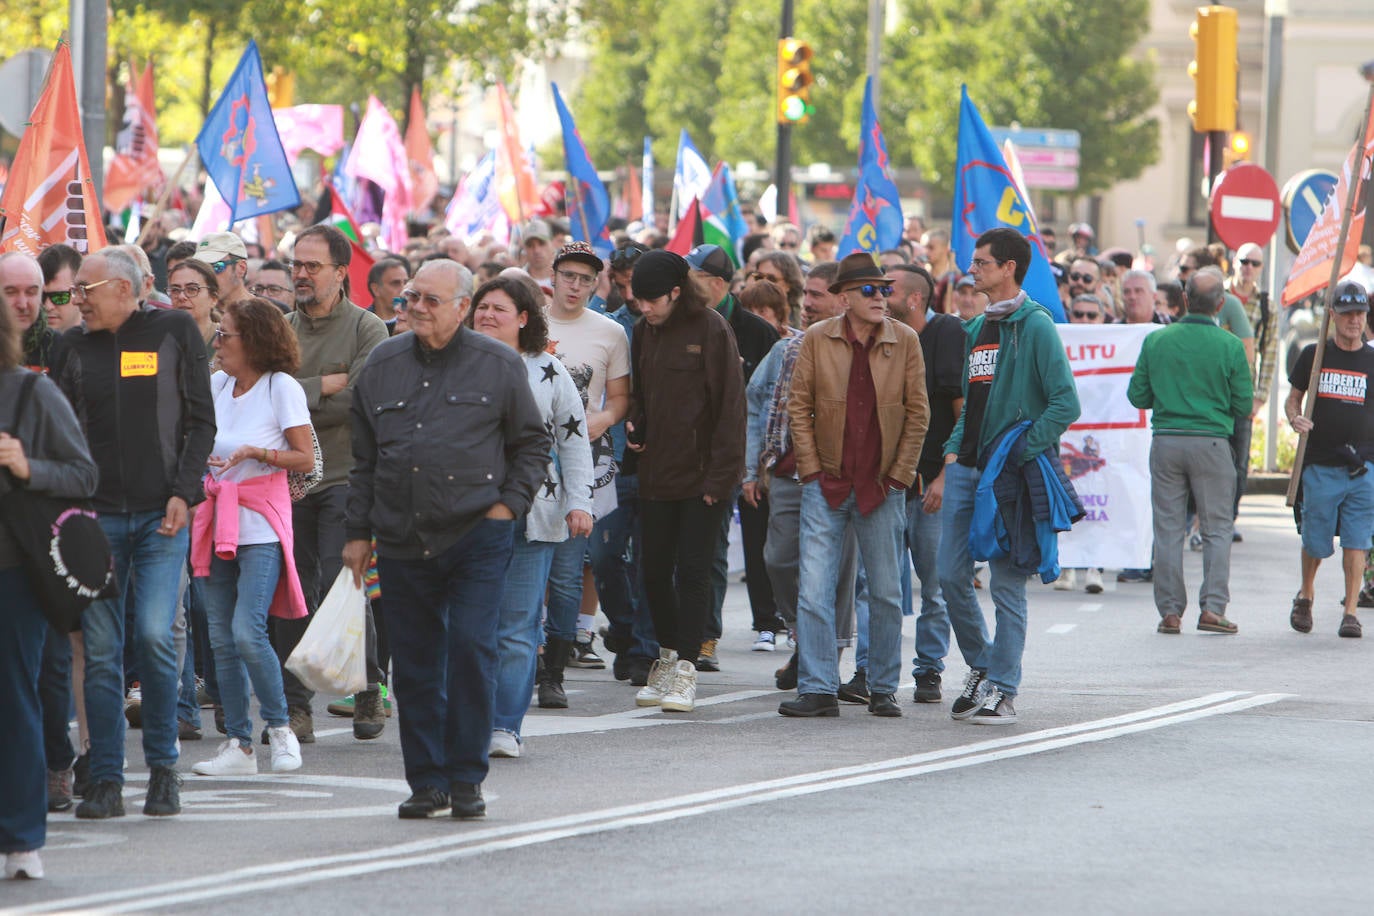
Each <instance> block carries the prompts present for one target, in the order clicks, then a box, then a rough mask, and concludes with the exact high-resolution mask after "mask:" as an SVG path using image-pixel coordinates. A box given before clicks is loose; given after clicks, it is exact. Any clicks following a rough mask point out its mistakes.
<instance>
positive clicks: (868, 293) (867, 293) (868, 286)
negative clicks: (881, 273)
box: [845, 283, 892, 299]
mask: <svg viewBox="0 0 1374 916" xmlns="http://www.w3.org/2000/svg"><path fill="white" fill-rule="evenodd" d="M845 292H847V293H858V294H859V295H860V296H863V297H864V298H865V299H876V298H878V297H879V296H884V297H886V296H890V295H892V287H891V286H888V285H887V284H884V285H882V286H879V285H877V284H876V283H865V284H864V285H863V286H851V287H850V288H849V289H847V290H845Z"/></svg>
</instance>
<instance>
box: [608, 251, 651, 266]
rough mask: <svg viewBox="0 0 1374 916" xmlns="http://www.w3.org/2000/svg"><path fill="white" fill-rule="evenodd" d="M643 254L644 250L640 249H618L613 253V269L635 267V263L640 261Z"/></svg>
mask: <svg viewBox="0 0 1374 916" xmlns="http://www.w3.org/2000/svg"><path fill="white" fill-rule="evenodd" d="M643 253H644V251H643V249H640V248H632V247H625V248H617V249H616V250H615V251H612V252H611V269H612V270H624V269H625V268H627V267H633V266H634V263H635V261H638V260H639V256H640V255H642V254H643Z"/></svg>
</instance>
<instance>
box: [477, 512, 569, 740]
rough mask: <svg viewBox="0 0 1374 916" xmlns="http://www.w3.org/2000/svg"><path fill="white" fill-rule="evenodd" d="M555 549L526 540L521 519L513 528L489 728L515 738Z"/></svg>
mask: <svg viewBox="0 0 1374 916" xmlns="http://www.w3.org/2000/svg"><path fill="white" fill-rule="evenodd" d="M557 547H558V545H557V544H556V543H553V542H549V541H527V540H525V520H524V519H520V520H518V521H517V522H516V523H515V544H514V547H513V549H512V550H511V558H510V570H509V571H508V572H507V573H506V591H505V594H504V595H503V596H502V598H501V623H500V626H499V628H498V629H497V631H496V640H497V646H496V677H495V679H494V680H493V682H492V688H493V690H494V692H495V696H494V698H493V700H492V728H496V729H500V730H501V731H507V732H510V733H511V734H513V735H519V734H520V724H521V723H522V722H524V721H525V713H526V712H527V711H528V710H529V708H530V693H531V686H530V685H532V684H533V683H534V669H535V666H536V665H537V664H538V661H539V609H540V608H541V607H542V606H543V604H544V587H545V586H546V585H547V584H548V582H549V569H550V567H551V566H552V565H553V556H554V552H555V549H556V548H557Z"/></svg>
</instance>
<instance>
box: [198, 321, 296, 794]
mask: <svg viewBox="0 0 1374 916" xmlns="http://www.w3.org/2000/svg"><path fill="white" fill-rule="evenodd" d="M214 346H215V350H216V351H217V352H218V354H219V365H220V371H219V372H216V373H215V374H214V375H213V376H212V377H211V379H210V391H211V394H212V395H213V397H214V401H215V423H216V427H217V430H216V433H215V445H214V448H213V449H212V451H211V454H210V460H209V465H210V472H209V473H208V474H207V475H206V477H205V492H206V501H205V502H204V503H203V504H201V505H200V506H198V507H197V510H196V518H195V521H194V524H193V534H192V544H191V562H192V567H193V569H194V572H195V574H196V575H197V576H206V575H208V577H209V578H208V579H207V580H206V584H205V610H206V618H207V621H208V623H209V631H210V645H211V648H212V649H213V651H214V653H215V670H216V672H217V674H218V676H219V691H220V703H221V705H222V706H223V707H224V724H225V729H226V731H227V734H228V737H229V740H228V741H225V742H224V743H223V744H222V745H221V746H220V748H219V752H218V754H217V755H216V756H215V757H213V758H212V759H210V760H206V761H202V762H200V763H197V764H196V765H195V766H193V767H192V770H193V771H194V772H196V773H199V774H201V775H204V776H229V775H251V774H253V773H256V772H257V769H258V764H257V757H256V756H255V755H254V753H253V732H252V722H251V720H250V718H249V689H250V686H251V689H252V692H253V693H255V694H256V695H257V697H258V702H259V703H260V704H261V711H262V717H263V719H264V720H266V723H267V735H268V742H269V744H270V745H271V748H272V770H273V771H274V772H285V771H289V770H295V769H299V768H300V765H301V753H300V745H299V743H298V742H297V740H296V736H295V734H294V733H292V731H291V728H290V725H289V724H288V714H287V709H286V696H285V693H284V692H283V689H282V676H281V663H280V662H279V661H278V659H277V655H276V653H275V652H274V651H273V649H272V645H271V643H270V642H269V641H268V638H267V618H268V614H269V611H270V612H271V613H272V614H273V615H275V616H281V617H301V616H304V611H305V602H304V598H303V597H302V596H301V590H300V581H299V579H298V578H297V577H296V572H295V564H294V562H293V560H292V546H293V544H292V532H291V497H290V493H289V490H288V486H287V479H286V472H287V471H297V472H309V471H311V470H312V469H313V468H314V465H315V454H314V444H313V441H312V434H311V428H310V410H309V407H308V406H307V404H306V399H305V391H304V389H302V388H301V386H300V383H299V382H297V381H296V380H295V378H293V377H292V375H291V373H292V372H294V371H295V370H296V368H297V367H298V366H299V365H300V348H299V346H298V345H297V343H296V335H295V334H294V333H292V331H291V327H290V325H288V324H287V323H286V319H285V318H283V317H282V314H281V311H280V310H279V309H278V308H277V307H276V306H275V305H273V304H272V303H270V302H268V301H267V300H265V299H249V300H247V301H244V302H236V303H233V304H231V305H229V306H228V307H227V308H226V310H225V314H224V317H223V319H222V320H221V323H220V326H219V329H218V330H217V331H216V332H215V340H214Z"/></svg>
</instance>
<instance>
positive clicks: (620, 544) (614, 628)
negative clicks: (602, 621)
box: [588, 474, 658, 659]
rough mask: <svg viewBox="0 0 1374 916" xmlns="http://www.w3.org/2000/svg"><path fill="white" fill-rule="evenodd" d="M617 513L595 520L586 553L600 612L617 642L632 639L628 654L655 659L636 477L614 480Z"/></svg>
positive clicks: (656, 645) (637, 480)
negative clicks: (608, 623)
mask: <svg viewBox="0 0 1374 916" xmlns="http://www.w3.org/2000/svg"><path fill="white" fill-rule="evenodd" d="M615 491H616V501H617V504H616V509H615V511H614V512H612V513H611V514H610V515H607V516H606V517H605V518H600V519H597V521H596V526H595V527H593V528H592V537H591V540H590V542H589V544H588V547H589V550H588V552H589V553H590V554H591V558H592V576H593V577H594V578H595V580H596V597H597V600H598V601H600V602H601V610H602V612H603V613H605V615H606V619H607V620H609V621H610V622H611V626H610V631H611V633H612V634H613V636H614V637H615V639H617V640H621V639H628V640H631V641H632V642H631V646H630V650H629V652H628V653H627V654H628V655H630V656H632V657H633V656H638V657H640V658H650V659H652V658H658V641H657V640H656V639H655V638H654V622H653V619H652V618H651V617H650V615H649V600H648V598H647V597H645V594H644V574H643V570H642V569H641V568H640V566H641V564H640V555H641V554H642V553H643V548H642V546H641V538H640V535H639V532H638V528H639V478H638V477H636V476H635V475H633V474H631V475H628V476H627V475H621V476H619V477H617V478H616V481H615Z"/></svg>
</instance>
